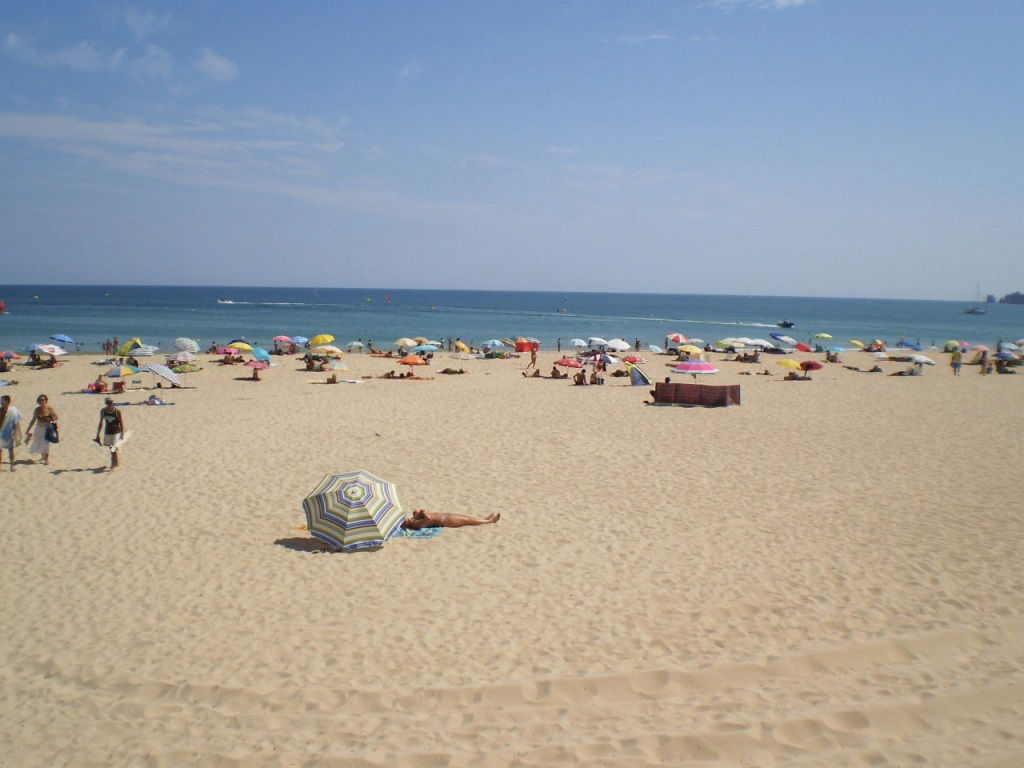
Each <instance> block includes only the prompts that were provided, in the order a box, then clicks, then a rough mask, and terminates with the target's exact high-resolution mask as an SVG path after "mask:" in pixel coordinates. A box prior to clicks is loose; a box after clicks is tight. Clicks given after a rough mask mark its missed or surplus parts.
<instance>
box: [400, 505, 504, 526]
mask: <svg viewBox="0 0 1024 768" xmlns="http://www.w3.org/2000/svg"><path fill="white" fill-rule="evenodd" d="M500 519H501V513H500V512H492V513H491V514H489V515H487V517H470V516H469V515H454V514H449V513H441V514H438V513H436V512H427V510H425V509H414V510H413V511H412V513H411V514H409V515H406V517H405V520H404V521H403V522H402V527H403V528H461V527H462V526H464V525H487V524H488V523H496V522H498V520H500Z"/></svg>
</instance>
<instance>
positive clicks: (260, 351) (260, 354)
mask: <svg viewBox="0 0 1024 768" xmlns="http://www.w3.org/2000/svg"><path fill="white" fill-rule="evenodd" d="M252 356H253V357H254V358H256V359H257V360H266V361H267V362H268V363H269V362H270V353H269V352H267V350H265V349H264V348H263V347H253V350H252Z"/></svg>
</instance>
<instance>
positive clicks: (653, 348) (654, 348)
mask: <svg viewBox="0 0 1024 768" xmlns="http://www.w3.org/2000/svg"><path fill="white" fill-rule="evenodd" d="M647 349H649V350H650V351H651V352H653V353H654V354H656V355H660V354H661V353H662V352H664V351H665V350H663V349H662V348H661V347H659V346H658V345H657V344H648V345H647Z"/></svg>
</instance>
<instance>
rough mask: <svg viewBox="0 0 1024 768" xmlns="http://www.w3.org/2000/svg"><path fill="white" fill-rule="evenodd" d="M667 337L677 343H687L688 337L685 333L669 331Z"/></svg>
mask: <svg viewBox="0 0 1024 768" xmlns="http://www.w3.org/2000/svg"><path fill="white" fill-rule="evenodd" d="M665 338H666V339H668V340H669V341H674V342H676V343H677V344H685V343H686V337H685V336H683V334H681V333H669V334H666V335H665Z"/></svg>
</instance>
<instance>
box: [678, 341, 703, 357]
mask: <svg viewBox="0 0 1024 768" xmlns="http://www.w3.org/2000/svg"><path fill="white" fill-rule="evenodd" d="M679 351H680V352H686V353H687V354H690V355H699V354H701V353H702V352H703V351H704V350H703V349H701V348H700V347H698V346H695V345H693V344H683V345H682V346H680V347H679Z"/></svg>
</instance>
